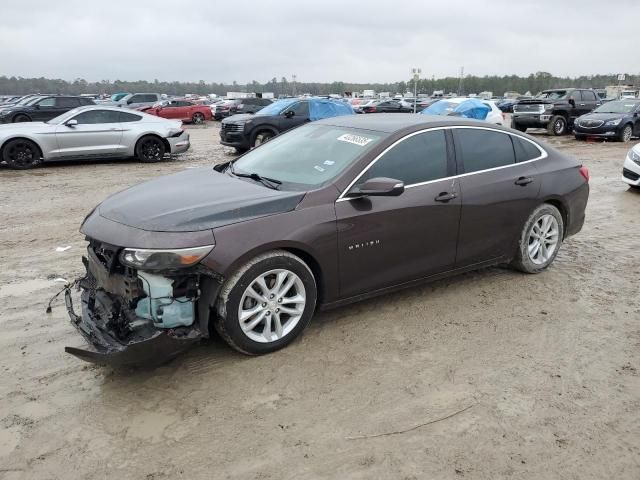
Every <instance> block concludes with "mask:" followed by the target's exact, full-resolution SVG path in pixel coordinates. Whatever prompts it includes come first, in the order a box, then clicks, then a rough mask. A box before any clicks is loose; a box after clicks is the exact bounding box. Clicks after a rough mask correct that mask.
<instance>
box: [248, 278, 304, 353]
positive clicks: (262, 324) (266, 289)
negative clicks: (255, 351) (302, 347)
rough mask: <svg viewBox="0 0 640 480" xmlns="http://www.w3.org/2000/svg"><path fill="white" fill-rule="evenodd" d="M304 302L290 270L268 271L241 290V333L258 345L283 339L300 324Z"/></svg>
mask: <svg viewBox="0 0 640 480" xmlns="http://www.w3.org/2000/svg"><path fill="white" fill-rule="evenodd" d="M306 303H307V297H306V292H305V288H304V284H303V283H302V279H301V278H300V277H299V276H298V275H296V274H295V273H293V272H292V271H290V270H285V269H276V270H270V271H268V272H265V273H263V274H261V275H259V276H258V277H257V278H255V279H254V280H253V281H252V282H251V283H250V284H249V286H248V287H247V288H246V289H245V291H244V293H243V294H242V297H241V299H240V306H239V307H238V321H239V322H240V328H241V329H242V331H243V332H244V334H245V335H246V336H247V337H249V338H250V339H251V340H253V341H255V342H259V343H271V342H275V341H277V340H280V339H282V338H284V337H285V336H287V335H288V334H289V333H291V331H292V330H293V329H294V328H295V326H296V325H297V324H298V322H300V319H301V318H302V314H303V313H304V309H305V306H306Z"/></svg>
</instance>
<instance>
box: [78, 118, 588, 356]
mask: <svg viewBox="0 0 640 480" xmlns="http://www.w3.org/2000/svg"><path fill="white" fill-rule="evenodd" d="M588 181H589V173H588V171H587V169H586V168H585V167H582V166H581V165H580V164H579V163H578V162H576V161H575V160H574V159H572V158H569V157H567V156H565V155H563V154H561V153H560V152H558V151H556V150H555V149H553V148H551V147H549V146H547V145H544V144H542V143H540V142H538V141H537V140H535V139H533V138H531V137H529V136H527V135H525V134H521V133H519V132H516V131H513V130H509V129H506V128H503V127H499V126H494V125H489V124H487V123H485V122H478V121H473V120H464V119H460V118H457V117H430V116H424V115H413V114H408V115H403V114H388V115H387V114H380V115H346V116H341V117H333V118H328V119H324V120H319V121H317V122H313V123H308V124H304V125H302V126H300V127H298V128H296V129H294V130H291V131H290V132H288V133H286V134H283V135H280V136H278V137H276V138H274V139H272V140H271V141H270V142H268V143H265V144H263V145H261V146H260V147H258V148H256V149H254V150H252V151H250V152H249V153H247V154H245V155H243V156H241V157H239V158H237V159H236V160H233V161H230V162H228V163H225V164H221V165H217V166H215V167H213V168H210V167H205V168H201V169H190V170H185V171H183V172H181V173H178V174H174V175H171V176H165V177H160V178H157V179H155V180H151V181H149V182H147V183H143V184H140V185H137V186H134V187H132V188H129V189H128V190H125V191H123V192H120V193H118V194H115V195H112V196H111V197H109V198H108V199H107V200H105V201H104V202H103V203H102V204H100V205H98V206H97V207H96V208H95V209H94V210H93V211H92V212H91V213H90V214H89V215H88V216H87V218H86V219H85V221H84V223H83V224H82V226H81V232H82V233H84V235H85V236H86V239H87V240H88V248H87V254H86V256H85V257H84V258H83V261H84V265H85V267H86V274H85V276H84V277H82V278H81V279H79V280H78V281H77V282H78V286H79V289H80V291H81V293H80V296H79V298H78V297H77V296H76V294H75V293H73V290H72V289H71V288H68V289H67V291H66V300H67V308H68V311H69V313H70V316H71V320H72V323H73V324H74V325H75V326H76V327H77V329H78V330H79V332H80V333H81V334H82V335H83V336H84V337H85V339H86V340H87V341H88V343H89V344H90V345H89V346H88V347H84V348H75V347H67V349H66V350H67V352H69V353H72V354H74V355H76V356H78V357H80V358H82V359H84V360H88V361H93V362H97V363H110V364H141V363H151V362H157V361H161V360H166V359H167V358H170V357H173V356H175V355H177V354H178V353H179V352H181V351H183V350H184V349H186V348H188V347H189V346H190V345H192V344H193V343H194V342H197V341H198V340H199V339H201V338H203V337H208V336H209V335H210V332H212V331H214V330H215V331H217V332H218V334H219V335H220V336H221V337H222V338H223V339H224V340H225V341H226V342H227V343H228V344H229V345H230V346H231V347H233V348H235V349H236V350H239V351H240V352H243V353H246V354H250V355H258V354H265V353H269V352H273V351H275V350H277V349H280V348H282V347H284V346H285V345H287V344H289V343H290V342H291V341H293V340H294V339H295V338H296V337H297V336H298V335H300V333H301V332H302V331H303V330H304V328H305V327H306V326H307V325H308V324H309V322H310V321H311V319H312V317H313V315H314V312H316V311H317V310H318V309H326V308H331V307H336V306H340V305H344V304H347V303H350V302H354V301H358V300H363V299H366V298H369V297H373V296H375V295H380V294H383V293H386V292H390V291H393V290H397V289H400V288H405V287H409V286H412V285H415V284H417V283H420V282H423V281H429V280H434V279H438V278H442V277H445V276H450V275H455V274H459V273H461V272H465V271H468V270H474V269H478V268H481V267H486V266H490V265H495V264H505V263H508V264H511V265H512V266H513V267H514V268H516V269H518V270H520V271H522V272H526V273H539V272H542V271H544V270H545V269H546V268H547V267H549V265H551V263H552V262H553V261H554V259H555V258H556V255H557V253H558V250H559V249H560V247H561V245H562V242H563V241H564V240H566V239H567V237H569V236H571V235H574V234H576V233H577V232H579V231H580V229H581V228H582V225H583V222H584V218H585V207H586V204H587V198H588V195H589V186H588ZM525 297H526V295H524V294H523V301H524V300H525ZM74 300H75V301H74ZM398 321H402V319H401V318H399V319H398Z"/></svg>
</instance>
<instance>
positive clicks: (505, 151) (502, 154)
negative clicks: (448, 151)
mask: <svg viewBox="0 0 640 480" xmlns="http://www.w3.org/2000/svg"><path fill="white" fill-rule="evenodd" d="M453 132H454V135H455V137H456V140H457V146H459V147H460V150H461V152H460V153H461V154H462V155H461V156H462V163H463V165H464V172H465V173H471V172H479V171H482V170H488V169H490V168H497V167H504V166H506V165H511V164H514V163H515V161H516V159H515V153H514V150H513V145H512V143H511V138H509V137H510V135H508V134H506V133H502V132H497V131H495V130H481V129H475V128H455V129H453ZM456 150H457V149H456Z"/></svg>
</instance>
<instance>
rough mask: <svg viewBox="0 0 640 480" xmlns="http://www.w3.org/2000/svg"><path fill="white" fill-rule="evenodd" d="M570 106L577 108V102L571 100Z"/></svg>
mask: <svg viewBox="0 0 640 480" xmlns="http://www.w3.org/2000/svg"><path fill="white" fill-rule="evenodd" d="M569 104H570V105H571V106H572V107H575V106H576V101H575V100H574V99H573V98H569Z"/></svg>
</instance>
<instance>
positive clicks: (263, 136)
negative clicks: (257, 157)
mask: <svg viewBox="0 0 640 480" xmlns="http://www.w3.org/2000/svg"><path fill="white" fill-rule="evenodd" d="M273 137H275V134H274V133H273V132H270V131H268V130H265V131H262V132H258V134H257V135H256V136H255V138H254V139H253V148H255V147H259V146H260V145H262V144H263V143H267V142H268V141H269V140H271V139H272V138H273Z"/></svg>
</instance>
